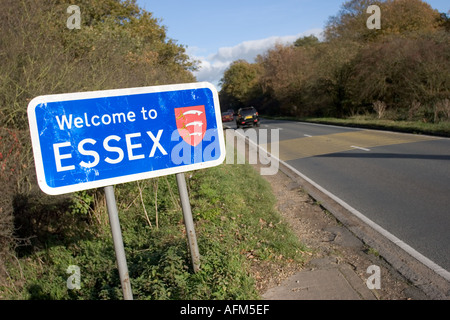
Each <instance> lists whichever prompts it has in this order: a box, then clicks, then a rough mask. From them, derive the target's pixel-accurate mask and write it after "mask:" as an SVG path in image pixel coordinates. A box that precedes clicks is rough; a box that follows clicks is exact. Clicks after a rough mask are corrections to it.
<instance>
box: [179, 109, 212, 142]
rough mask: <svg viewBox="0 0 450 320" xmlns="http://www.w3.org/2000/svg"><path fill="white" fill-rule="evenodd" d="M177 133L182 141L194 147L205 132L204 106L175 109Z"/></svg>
mask: <svg viewBox="0 0 450 320" xmlns="http://www.w3.org/2000/svg"><path fill="white" fill-rule="evenodd" d="M175 118H176V121H177V128H178V133H179V134H180V136H181V137H182V138H183V140H184V141H186V142H187V143H189V144H190V145H191V146H193V147H195V146H196V145H198V144H199V143H200V142H201V141H202V140H203V137H204V135H205V132H206V115H205V106H195V107H184V108H175Z"/></svg>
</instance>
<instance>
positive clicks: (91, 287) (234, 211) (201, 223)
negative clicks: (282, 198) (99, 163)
mask: <svg viewBox="0 0 450 320" xmlns="http://www.w3.org/2000/svg"><path fill="white" fill-rule="evenodd" d="M186 176H187V182H188V188H189V193H190V199H191V205H192V210H193V215H194V220H195V223H196V232H197V236H198V244H199V250H200V254H201V269H200V271H199V272H197V273H194V272H193V271H192V270H191V266H190V258H189V257H190V256H189V252H188V245H187V243H186V236H185V231H184V224H183V221H182V219H183V218H182V214H181V210H180V206H179V203H178V201H179V200H178V195H177V191H176V190H177V188H176V182H175V179H174V177H172V176H168V177H161V178H159V179H151V180H146V181H141V182H139V184H138V183H128V184H124V185H118V186H116V197H117V202H118V205H119V212H120V221H121V227H122V232H123V238H124V244H125V249H126V255H127V262H128V267H129V272H130V278H131V285H132V290H133V295H134V298H135V299H139V300H144V299H152V300H153V299H155V300H156V299H158V300H159V299H258V298H259V295H258V292H257V290H256V287H255V279H254V278H253V275H252V273H251V264H252V263H258V261H261V262H264V261H266V262H271V263H276V264H279V265H280V266H282V265H283V264H284V263H287V262H289V263H292V261H295V262H298V263H299V264H301V263H302V259H303V258H302V254H301V252H302V251H303V250H304V247H303V246H302V245H301V244H300V243H299V242H298V238H297V237H296V236H295V235H294V234H293V233H292V231H290V229H289V227H288V225H287V224H286V223H285V222H284V221H283V220H282V218H281V217H280V215H279V214H278V212H277V211H276V209H275V207H274V206H275V198H274V196H273V194H272V193H271V188H270V185H269V184H268V183H267V182H266V181H265V180H263V179H262V178H261V177H260V176H259V175H258V173H257V172H256V171H255V170H254V169H253V168H252V167H251V166H249V165H225V164H224V165H221V166H219V167H215V168H210V169H206V170H200V171H195V172H191V173H188V174H187V175H186ZM74 201H75V202H74V203H73V204H72V205H69V206H67V207H66V209H67V210H66V212H65V213H64V215H65V216H69V217H71V219H64V220H63V221H65V222H66V223H70V222H71V221H72V223H74V224H73V226H72V227H68V226H66V227H65V228H61V229H60V230H59V231H58V232H59V233H58V232H57V230H54V229H52V230H47V231H46V233H45V234H40V235H39V236H40V239H39V242H36V243H39V244H40V246H38V247H33V248H28V250H24V251H23V254H22V255H21V256H20V255H19V258H18V259H16V260H15V261H13V262H11V263H10V264H9V265H8V284H7V285H2V286H1V287H0V295H1V297H2V298H3V299H61V300H65V299H121V298H122V294H121V288H120V280H119V275H118V272H117V268H116V263H115V255H114V249H113V243H112V239H111V235H110V231H109V224H108V223H107V219H106V218H105V216H106V208H105V203H104V200H103V199H102V197H101V195H99V193H98V192H97V193H89V194H87V193H82V194H77V197H75V200H74ZM144 207H145V210H144ZM157 217H158V224H156V218H157ZM75 222H76V223H75ZM23 249H24V248H23ZM70 265H76V266H79V267H80V287H81V288H80V289H74V290H70V289H68V288H67V285H66V282H67V279H68V277H69V274H67V268H68V266H70Z"/></svg>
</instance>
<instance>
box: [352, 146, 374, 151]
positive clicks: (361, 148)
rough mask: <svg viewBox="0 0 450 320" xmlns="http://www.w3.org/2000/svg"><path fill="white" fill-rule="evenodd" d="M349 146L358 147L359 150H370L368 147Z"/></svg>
mask: <svg viewBox="0 0 450 320" xmlns="http://www.w3.org/2000/svg"><path fill="white" fill-rule="evenodd" d="M350 148H354V149H359V150H364V151H370V149H367V148H363V147H357V146H350Z"/></svg>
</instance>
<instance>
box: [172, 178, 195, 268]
mask: <svg viewBox="0 0 450 320" xmlns="http://www.w3.org/2000/svg"><path fill="white" fill-rule="evenodd" d="M176 176H177V185H178V192H179V193H180V199H181V207H182V209H183V217H184V225H185V226H186V236H187V238H188V242H189V249H190V251H191V258H192V267H193V269H194V272H197V271H199V270H200V253H199V251H198V245H197V236H196V234H195V229H194V220H193V218H192V211H191V204H190V202H189V194H188V191H187V186H186V178H185V176H184V173H177V174H176Z"/></svg>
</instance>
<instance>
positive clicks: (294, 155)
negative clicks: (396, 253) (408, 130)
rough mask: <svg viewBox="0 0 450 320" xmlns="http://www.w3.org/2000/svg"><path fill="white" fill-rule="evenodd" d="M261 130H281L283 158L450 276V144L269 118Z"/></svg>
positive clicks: (381, 132) (437, 140)
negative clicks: (448, 272)
mask: <svg viewBox="0 0 450 320" xmlns="http://www.w3.org/2000/svg"><path fill="white" fill-rule="evenodd" d="M226 125H230V127H232V128H235V126H234V124H232V123H226ZM261 129H280V131H279V135H280V143H279V148H280V149H279V150H280V152H279V158H280V159H281V160H283V161H285V162H286V163H288V164H289V165H291V166H293V167H294V168H295V169H297V170H298V171H300V172H301V173H303V174H304V175H306V176H307V177H309V178H310V179H312V180H313V181H315V182H316V183H318V184H319V185H320V186H322V187H323V188H325V189H327V190H328V191H330V192H331V193H333V194H334V195H336V196H338V197H339V198H341V199H342V200H344V201H345V202H347V203H348V204H349V205H351V206H352V207H353V208H355V209H356V210H358V211H359V212H361V213H362V214H364V215H365V216H366V217H367V218H369V219H370V220H372V221H374V222H375V223H376V224H378V225H379V226H381V227H382V228H384V229H385V230H387V231H388V232H390V233H391V234H393V235H394V236H396V237H397V238H399V239H400V240H402V241H403V242H405V243H406V244H408V245H409V246H411V247H412V248H414V249H415V250H416V251H418V252H419V253H421V254H422V255H423V256H425V257H427V258H428V259H430V260H432V261H433V262H434V263H436V264H438V265H439V266H441V267H443V268H444V269H446V270H447V271H450V139H446V138H439V137H430V136H423V135H412V134H401V133H393V132H386V131H375V130H365V129H355V128H344V127H337V126H325V125H316V124H308V123H300V122H291V121H276V120H265V119H262V121H261V127H260V128H259V130H261ZM265 147H266V149H267V150H268V151H269V152H270V150H271V146H270V144H269V145H267V146H265Z"/></svg>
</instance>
